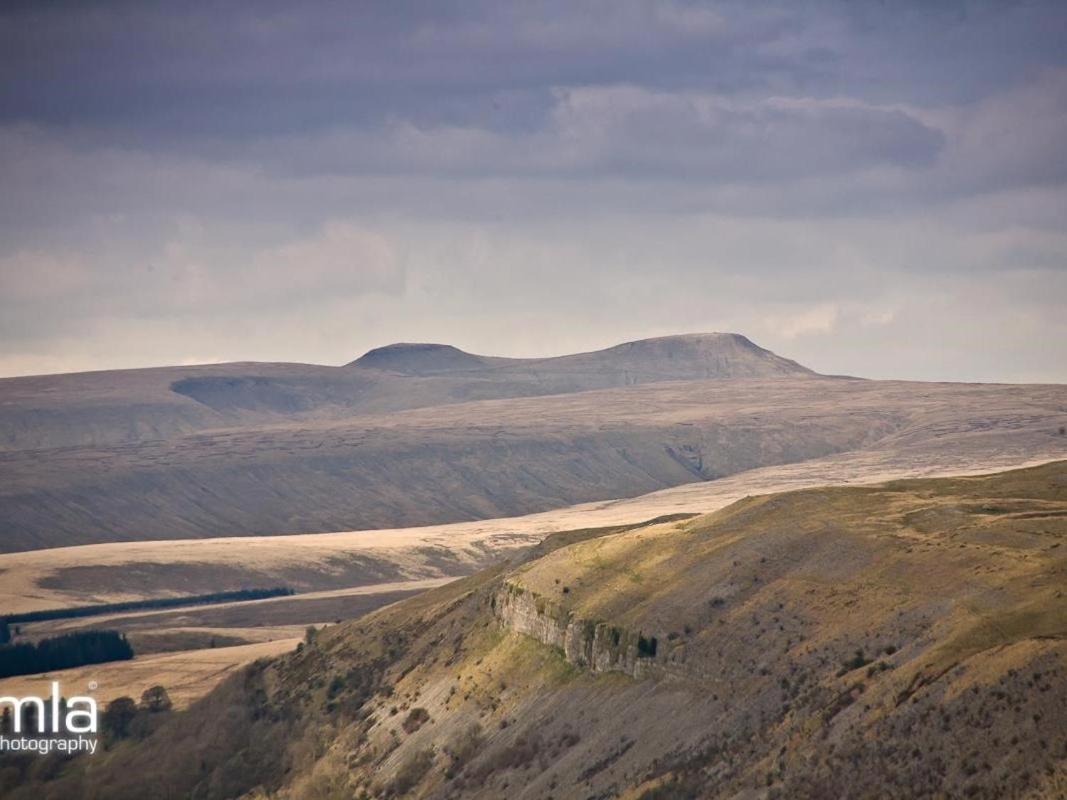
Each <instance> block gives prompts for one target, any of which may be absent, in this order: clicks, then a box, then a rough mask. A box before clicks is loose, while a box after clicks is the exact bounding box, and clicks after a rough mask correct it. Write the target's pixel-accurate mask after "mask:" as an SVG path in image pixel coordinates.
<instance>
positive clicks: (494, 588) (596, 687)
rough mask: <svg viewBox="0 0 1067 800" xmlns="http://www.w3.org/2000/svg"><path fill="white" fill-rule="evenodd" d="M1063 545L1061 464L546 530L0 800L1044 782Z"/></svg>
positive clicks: (646, 792) (300, 798)
mask: <svg viewBox="0 0 1067 800" xmlns="http://www.w3.org/2000/svg"><path fill="white" fill-rule="evenodd" d="M1065 543H1067V463H1065V462H1059V463H1053V464H1048V465H1045V466H1042V467H1038V468H1032V469H1026V470H1018V471H1013V472H1007V473H1001V474H996V475H989V476H982V477H971V478H954V479H929V480H910V481H895V482H892V483H887V484H884V485H881V486H872V487H827V488H819V489H807V490H803V491H797V492H789V493H785V494H776V495H764V496H757V497H749V498H745V499H743V500H741V501H739V502H736V503H734V504H733V505H730V506H728V507H726V508H724V509H722V510H720V511H718V512H716V513H714V514H710V515H704V516H696V517H687V518H677V517H675V518H665V519H659V520H653V521H651V522H649V523H647V524H643V525H636V526H624V527H616V528H607V529H603V528H601V529H586V530H578V531H571V532H568V533H561V534H556V535H554V536H552V537H550V538H549V539H547V540H546V541H545V542H543V543H542V544H541V545H539V546H537V547H535V548H533V549H532V550H530V551H529V552H528V553H527V554H526V555H525V556H524V557H523V558H521V559H518V560H516V561H515V562H514V563H512V564H508V565H502V566H499V567H495V568H492V569H489V570H487V571H484V572H482V573H479V574H478V575H475V576H473V577H470V578H466V579H463V580H460V581H457V582H455V583H452V584H449V585H446V586H444V587H441V588H439V589H435V590H432V591H429V592H427V593H425V594H423V595H420V596H418V597H415V598H412V599H409V600H405V601H403V602H401V603H398V604H395V605H393V606H390V607H387V608H384V609H381V610H379V611H377V612H375V613H373V614H371V615H370V616H368V617H364V618H363V619H360V620H356V621H354V622H351V623H344V624H341V625H337V626H332V627H330V628H328V629H326V630H324V631H320V632H319V634H318V635H317V636H316V637H314V638H313V639H311V640H309V642H308V643H307V644H306V645H305V646H303V647H302V648H301V649H300V650H299V651H298V652H296V653H293V654H290V655H287V656H283V657H281V658H278V659H275V660H273V661H269V662H267V661H262V662H258V663H256V664H254V665H252V666H251V667H249V668H247V669H245V670H244V671H243V672H242V673H240V674H238V675H235V676H233V677H231V678H230V679H228V680H227V681H226V682H225V683H223V684H222V685H221V686H220V687H219V688H218V689H216V690H215V691H214V692H212V693H211V694H209V695H208V696H206V697H205V698H204V699H203V700H202V701H200V702H198V703H197V704H195V705H194V706H193V707H192V708H191V709H190V710H189V711H188V712H185V713H182V714H179V715H176V716H175V717H174V718H173V719H171V720H169V721H168V722H167V723H165V724H164V725H163V726H161V727H160V728H159V729H158V730H156V731H155V732H154V733H152V734H150V735H148V736H147V738H146V739H145V740H143V741H126V742H120V743H118V744H117V745H116V746H115V747H114V748H113V750H112V751H111V752H110V753H109V754H108V756H107V757H106V758H105V759H104V760H97V761H93V760H92V759H87V758H82V759H79V760H77V761H75V762H73V763H72V764H71V765H70V766H69V767H68V768H67V769H66V770H61V769H60V770H39V771H38V772H37V773H36V774H35V775H34V774H29V773H28V774H25V775H19V776H16V777H18V778H19V779H20V780H16V781H14V782H13V783H12V784H10V785H14V786H17V787H19V788H17V789H15V790H13V791H11V792H10V794H9V797H11V798H31V797H32V798H49V797H56V798H59V797H62V798H101V797H107V798H109V799H110V800H123V798H135V797H136V798H139V797H144V796H146V795H148V794H153V795H167V796H180V797H199V798H204V799H205V800H214V799H215V798H224V797H237V796H244V797H246V798H258V799H259V800H266V798H278V799H280V798H287V799H288V800H312V799H313V798H331V797H372V798H385V797H409V798H457V799H459V800H462V799H463V798H498V797H504V796H507V797H515V798H548V797H558V798H571V797H605V798H606V797H625V798H634V800H638V799H639V800H654V799H662V798H692V797H700V798H738V797H752V798H755V797H766V798H787V797H810V798H814V797H909V798H935V797H977V798H999V797H1027V798H1034V800H1043V799H1044V798H1048V799H1049V800H1051V798H1057V797H1062V796H1063V793H1064V791H1065V790H1067V748H1065V739H1064V736H1063V732H1064V731H1065V730H1067V596H1065V593H1064V590H1063V588H1064V577H1065V574H1067V556H1065V555H1064V551H1063V545H1064V544H1065ZM205 731H209V732H210V735H208V736H205V734H204V732H205ZM246 793H247V794H246Z"/></svg>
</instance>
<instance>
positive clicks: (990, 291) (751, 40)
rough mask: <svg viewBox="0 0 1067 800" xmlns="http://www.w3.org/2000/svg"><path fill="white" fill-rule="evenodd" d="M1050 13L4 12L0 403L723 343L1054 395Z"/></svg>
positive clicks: (1053, 33)
mask: <svg viewBox="0 0 1067 800" xmlns="http://www.w3.org/2000/svg"><path fill="white" fill-rule="evenodd" d="M1064 41H1067V5H1065V4H1064V3H1063V2H1062V0H1055V1H1054V2H1048V3H1041V2H1000V3H996V2H982V3H968V2H948V1H946V2H938V3H929V2H916V3H914V4H909V3H906V2H864V1H863V0H855V1H853V2H836V3H835V2H825V3H797V2H792V1H791V2H784V3H782V4H780V5H779V6H775V5H774V4H773V3H751V2H738V3H683V2H676V3H669V2H654V3H652V2H650V3H646V2H632V1H630V0H605V1H604V2H576V1H575V0H560V2H538V3H533V2H521V3H519V2H515V3H506V2H498V1H496V0H493V1H490V2H485V3H479V2H472V1H471V0H463V2H456V3H451V2H421V3H411V2H397V1H396V0H393V1H392V2H388V3H384V2H383V3H369V2H356V3H352V2H344V3H341V2H338V3H313V2H309V3H293V2H289V1H287V2H278V3H269V2H230V3H218V4H210V5H208V4H189V3H166V4H159V5H153V4H150V3H144V2H135V3H128V4H127V3H112V4H106V3H95V4H88V3H69V4H67V3H59V2H50V3H40V2H34V3H18V2H10V0H9V2H5V3H4V4H3V5H2V6H0V375H17V374H33V373H43V372H66V371H73V370H85V369H102V368H112V367H134V366H147V365H161V364H181V363H201V362H209V361H229V360H261V361H307V362H317V363H328V364H339V363H343V362H346V361H349V360H351V359H353V358H355V357H356V356H358V355H360V354H361V353H362V352H363V351H365V350H367V349H369V348H371V347H374V346H378V345H382V344H386V343H389V342H394V341H436V342H447V343H451V344H455V345H457V346H459V347H461V348H464V349H467V350H471V351H473V352H479V353H485V354H491V355H508V356H539V355H551V354H558V353H565V352H573V351H579V350H589V349H594V348H599V347H603V346H607V345H611V344H615V343H617V342H621V341H626V340H631V339H638V338H644V337H648V336H656V335H663V334H669V333H682V332H696V331H715V330H718V331H737V332H741V333H744V334H746V335H747V336H749V337H750V338H751V339H753V340H754V341H756V342H757V343H759V344H761V345H763V346H765V347H769V348H770V349H772V350H775V351H776V352H778V353H780V354H782V355H785V356H788V357H790V358H795V359H797V360H799V361H801V362H802V363H804V364H806V365H808V366H810V367H812V368H814V369H817V370H819V371H822V372H831V373H850V374H856V375H863V376H868V377H896V378H919V379H945V380H998V381H1056V382H1063V381H1067V313H1065V309H1064V301H1065V299H1067V146H1065V142H1067V48H1065V47H1064V45H1063V43H1064Z"/></svg>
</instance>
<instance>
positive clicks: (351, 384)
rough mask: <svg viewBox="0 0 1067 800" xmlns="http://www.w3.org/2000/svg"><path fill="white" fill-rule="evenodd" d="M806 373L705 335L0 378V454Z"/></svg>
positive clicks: (396, 347) (415, 347)
mask: <svg viewBox="0 0 1067 800" xmlns="http://www.w3.org/2000/svg"><path fill="white" fill-rule="evenodd" d="M814 374H815V373H813V372H812V371H811V370H809V369H807V368H805V367H802V366H800V365H799V364H797V363H795V362H793V361H790V360H788V359H785V358H782V357H780V356H777V355H775V354H774V353H772V352H770V351H769V350H764V349H763V348H761V347H758V346H756V345H755V344H753V343H752V342H750V341H749V340H748V339H746V338H745V337H744V336H740V335H738V334H732V333H711V334H694V335H683V336H667V337H662V338H659V339H646V340H642V341H636V342H629V343H626V344H621V345H618V346H616V347H611V348H608V349H606V350H599V351H595V352H591V353H579V354H576V355H568V356H558V357H553V358H499V357H494V356H481V355H474V354H472V353H466V352H464V351H462V350H459V349H458V348H456V347H453V346H451V345H445V344H406V343H400V344H391V345H387V346H385V347H379V348H376V349H374V350H371V351H369V352H368V353H366V354H364V355H363V356H361V357H360V358H358V359H356V360H355V361H353V362H351V363H350V364H348V365H346V366H344V367H330V366H322V365H316V364H286V363H271V362H265V363H257V362H235V363H229V364H206V365H202V366H189V367H162V368H151V369H134V370H108V371H102V372H82V373H73V374H69V375H40V376H32V377H25V378H6V379H0V451H2V450H22V449H28V448H33V449H39V448H52V447H65V446H70V445H79V446H83V445H110V444H117V443H122V442H136V441H142V440H157V439H161V438H167V437H169V436H172V435H179V434H185V433H192V432H194V431H197V430H210V429H214V428H233V427H235V426H238V427H241V426H246V425H261V424H264V423H290V422H292V421H293V420H296V419H299V420H303V421H308V420H330V419H345V418H349V417H352V416H353V415H359V414H380V413H389V412H393V411H401V410H406V409H414V408H427V407H431V406H439V405H448V404H452V403H461V402H466V401H470V400H490V399H500V398H518V397H541V396H544V395H552V394H570V393H574V392H583V391H590V390H593V389H609V388H613V387H617V386H630V385H634V384H641V383H654V382H659V381H674V380H708V379H737V378H749V379H751V378H767V379H771V378H783V377H806V376H812V375H814Z"/></svg>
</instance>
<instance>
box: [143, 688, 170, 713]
mask: <svg viewBox="0 0 1067 800" xmlns="http://www.w3.org/2000/svg"><path fill="white" fill-rule="evenodd" d="M172 705H173V704H172V703H171V702H170V695H169V694H167V690H166V689H164V688H163V687H162V686H158V685H157V686H152V687H150V688H148V689H145V690H144V692H142V693H141V709H142V710H143V711H148V712H150V713H152V714H158V713H159V712H160V711H170V709H171V707H172Z"/></svg>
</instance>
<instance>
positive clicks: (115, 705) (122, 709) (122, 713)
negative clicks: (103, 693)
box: [102, 697, 137, 739]
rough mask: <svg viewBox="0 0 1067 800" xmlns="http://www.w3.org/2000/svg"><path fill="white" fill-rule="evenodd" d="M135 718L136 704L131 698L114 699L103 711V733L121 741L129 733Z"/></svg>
mask: <svg viewBox="0 0 1067 800" xmlns="http://www.w3.org/2000/svg"><path fill="white" fill-rule="evenodd" d="M136 716H137V704H136V703H135V702H133V698H132V697H116V698H115V699H114V700H112V701H111V702H110V703H108V704H107V708H105V709H104V717H103V720H102V725H103V728H104V730H105V731H107V732H108V733H110V734H111V735H112V736H113V737H115V738H116V739H123V738H125V737H126V736H128V735H129V733H130V723H132V722H133V720H134V718H135V717H136Z"/></svg>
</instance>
